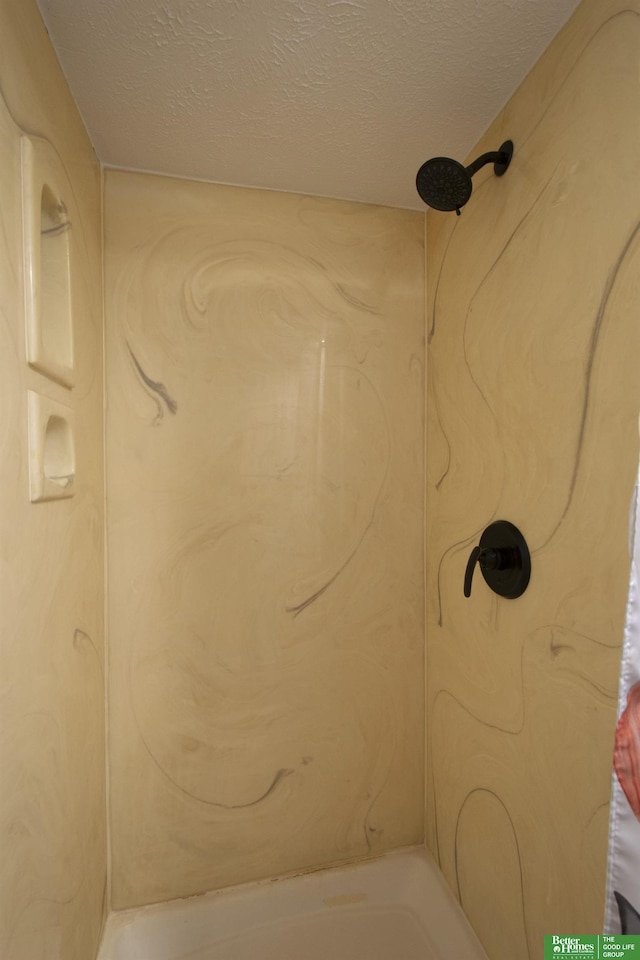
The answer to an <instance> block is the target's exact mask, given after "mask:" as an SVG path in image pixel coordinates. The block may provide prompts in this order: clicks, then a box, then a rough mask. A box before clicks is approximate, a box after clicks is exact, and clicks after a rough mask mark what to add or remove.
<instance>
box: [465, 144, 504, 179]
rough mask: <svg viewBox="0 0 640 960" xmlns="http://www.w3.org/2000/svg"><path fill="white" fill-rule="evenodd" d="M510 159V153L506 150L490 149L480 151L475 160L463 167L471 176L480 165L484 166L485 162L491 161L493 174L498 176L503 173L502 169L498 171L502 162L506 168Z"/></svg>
mask: <svg viewBox="0 0 640 960" xmlns="http://www.w3.org/2000/svg"><path fill="white" fill-rule="evenodd" d="M510 159H511V154H510V153H508V152H507V151H506V150H491V151H490V152H489V153H482V154H481V155H480V156H479V157H478V158H477V159H476V160H474V161H473V162H472V163H470V164H469V166H468V167H465V170H466V171H467V173H468V174H469V176H470V177H472V176H473V175H474V173H477V172H478V170H480V168H481V167H484V166H485V165H486V164H487V163H493V164H494V165H495V174H496V176H498V177H499V176H501V173H504V170H502V171H500V167H501V166H502V165H503V164H504V165H505V170H506V167H507V166H508V165H509V160H510Z"/></svg>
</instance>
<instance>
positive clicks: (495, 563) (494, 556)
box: [464, 547, 510, 597]
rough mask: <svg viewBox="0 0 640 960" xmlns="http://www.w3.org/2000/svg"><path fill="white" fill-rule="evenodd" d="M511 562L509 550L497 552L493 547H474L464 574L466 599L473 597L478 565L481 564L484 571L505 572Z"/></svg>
mask: <svg viewBox="0 0 640 960" xmlns="http://www.w3.org/2000/svg"><path fill="white" fill-rule="evenodd" d="M509 560H510V557H509V554H508V551H507V550H495V549H494V548H493V547H474V548H473V550H472V551H471V556H470V557H469V560H468V561H467V569H466V570H465V572H464V595H465V597H470V596H471V581H472V580H473V571H474V570H475V568H476V563H478V562H479V563H480V567H481V568H482V570H504V569H505V568H506V567H508V566H509Z"/></svg>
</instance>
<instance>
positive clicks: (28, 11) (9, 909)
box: [0, 0, 106, 960]
mask: <svg viewBox="0 0 640 960" xmlns="http://www.w3.org/2000/svg"><path fill="white" fill-rule="evenodd" d="M0 88H1V91H0V92H1V96H0V197H1V203H0V447H1V456H0V562H1V569H2V575H1V577H0V584H1V587H0V636H1V641H0V677H1V678H2V697H1V698H0V850H1V851H2V856H1V857H0V956H2V957H6V958H7V960H9V958H10V960H89V958H91V957H93V956H95V953H96V949H97V943H98V939H99V935H100V929H101V925H102V921H103V915H104V910H105V894H106V840H105V820H106V817H105V782H104V781H105V777H104V662H103V661H104V657H103V559H102V558H103V462H102V447H103V436H102V434H103V431H102V296H101V263H100V256H101V253H100V245H101V215H100V171H99V168H98V164H97V161H96V158H95V156H94V154H93V151H92V149H91V146H90V144H89V141H88V139H87V137H86V135H85V134H84V131H83V128H82V124H81V122H80V119H79V117H78V114H77V111H76V109H75V106H74V104H73V101H72V99H71V96H70V94H69V92H68V90H67V87H66V84H65V82H64V78H63V76H62V73H61V71H60V69H59V67H58V64H57V61H56V59H55V55H54V53H53V50H52V48H51V46H50V44H49V41H48V38H47V35H46V31H45V29H44V26H43V25H42V22H41V20H40V17H39V14H38V11H37V8H36V5H35V3H32V2H30V0H4V2H3V3H2V4H1V5H0ZM23 131H26V132H27V133H29V134H30V135H33V136H34V137H38V138H44V140H45V141H47V142H48V143H49V144H50V145H53V150H54V152H57V154H58V157H59V159H60V162H61V163H62V166H63V168H64V169H65V171H66V176H67V177H68V180H69V182H70V185H71V194H70V196H67V197H66V200H67V203H68V211H69V215H70V218H71V228H70V234H69V235H70V237H71V241H70V242H71V249H72V266H73V269H74V270H75V276H76V279H77V291H78V300H77V308H78V309H77V311H76V316H75V322H74V339H75V381H76V382H75V386H74V388H73V389H72V390H67V389H65V388H64V387H62V386H60V385H59V384H58V383H55V382H53V381H52V380H50V379H48V378H47V377H45V376H43V375H42V374H40V373H37V372H36V371H35V370H33V369H31V368H29V367H28V366H27V362H26V353H25V296H24V291H23V263H22V241H23V223H22V219H23V218H22V196H21V142H20V141H21V133H22V132H23ZM27 390H31V391H34V392H35V393H38V394H40V395H42V396H44V397H46V398H48V399H49V400H52V401H54V402H55V403H61V404H63V405H64V406H65V407H67V408H69V409H70V410H72V412H73V416H74V417H75V458H76V484H75V495H74V497H73V498H72V499H65V500H59V501H53V502H45V503H33V504H32V503H30V501H29V455H28V445H27Z"/></svg>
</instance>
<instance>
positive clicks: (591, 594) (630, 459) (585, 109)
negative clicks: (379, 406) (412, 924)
mask: <svg viewBox="0 0 640 960" xmlns="http://www.w3.org/2000/svg"><path fill="white" fill-rule="evenodd" d="M639 63H640V4H638V3H637V2H632V3H627V2H619V0H617V2H611V0H607V2H602V0H587V2H585V3H583V4H582V5H581V6H580V7H579V8H578V10H577V12H576V14H575V15H574V17H573V18H572V19H571V20H570V21H569V24H568V25H567V27H566V28H565V29H564V30H563V31H562V32H561V33H560V34H559V35H558V37H557V38H556V40H555V41H554V43H553V44H552V46H551V47H550V48H549V50H548V51H547V53H546V54H545V55H544V57H543V58H542V59H541V60H540V61H539V63H538V64H537V66H536V67H535V69H534V70H533V71H532V73H531V74H530V75H529V77H528V78H527V80H526V81H525V83H524V84H523V85H522V86H521V88H520V89H519V90H518V92H517V93H516V94H515V96H514V97H513V98H512V100H511V101H510V102H509V104H508V106H507V108H506V109H505V110H504V112H503V113H502V114H501V115H500V116H499V117H498V118H497V120H496V122H495V123H494V124H493V126H492V127H491V129H490V130H489V131H488V132H487V135H486V136H485V137H484V138H483V140H482V141H481V143H480V144H479V145H478V147H477V149H476V150H475V151H474V156H475V155H477V153H480V152H481V151H482V150H488V149H495V148H496V146H497V145H498V144H500V143H501V142H502V141H503V140H504V139H505V138H506V137H511V138H512V139H513V141H514V143H515V154H514V160H513V162H512V164H511V167H510V169H509V171H508V173H507V174H506V176H505V177H504V178H502V179H496V178H495V177H494V176H493V174H492V173H491V171H490V170H486V171H483V173H482V174H479V175H477V176H476V177H475V183H474V193H473V196H472V198H471V201H470V202H469V204H468V206H467V207H465V209H464V211H463V213H462V216H461V217H460V218H456V217H454V216H444V215H438V214H435V213H433V214H429V216H428V218H427V231H428V251H429V253H428V271H427V272H428V277H429V296H428V302H429V310H428V338H429V353H428V367H429V378H428V385H429V394H428V396H429V399H428V443H427V448H428V458H427V464H428V469H427V475H428V481H427V504H428V525H427V584H428V619H427V654H428V662H427V678H428V693H427V733H428V773H429V790H428V815H427V833H428V842H429V846H430V848H431V850H432V851H433V852H434V854H435V855H436V856H437V857H438V858H439V861H440V864H441V867H442V869H443V871H444V874H445V877H446V878H447V880H448V881H449V883H450V885H451V886H452V888H453V889H454V891H456V893H457V894H458V896H459V897H460V899H461V902H462V904H463V906H464V909H465V910H466V912H467V914H468V916H469V918H470V920H471V922H472V924H473V925H474V927H475V929H476V931H477V933H478V934H479V936H480V938H481V939H482V941H483V943H484V946H485V948H486V950H487V952H488V953H489V956H490V957H491V958H492V960H511V958H512V957H514V956H517V957H519V958H529V957H530V958H531V960H533V958H535V957H539V956H540V951H541V950H542V937H543V935H544V934H550V933H575V934H579V933H583V934H586V933H596V932H598V931H601V930H602V922H603V907H604V884H605V862H606V850H607V823H608V803H609V791H610V784H611V759H612V746H613V730H614V725H615V718H616V703H617V684H618V672H619V661H620V644H621V640H622V631H623V619H624V611H625V600H626V584H627V578H628V570H629V557H628V551H627V544H628V522H629V503H630V499H631V493H632V490H633V484H634V479H635V474H636V469H637V463H638V443H637V422H638V410H639V409H640V377H639V374H638V358H639V357H640V323H639V320H638V303H639V298H638V293H639V290H638V286H639V284H638V277H639V276H640V178H639V177H638V170H639V169H640V122H639V117H640V88H639V87H638V64H639ZM500 518H505V519H508V520H511V521H512V522H513V523H515V524H516V525H517V526H518V527H519V528H520V529H521V530H522V532H523V534H524V535H525V537H526V538H527V540H528V542H529V546H530V548H531V562H532V573H531V583H530V585H529V588H528V590H527V592H526V593H525V594H524V596H523V597H522V598H521V599H519V600H517V601H513V602H511V601H504V600H499V599H498V598H497V597H496V596H495V595H494V594H493V593H491V592H490V591H489V589H488V588H487V586H486V585H485V583H484V582H483V580H482V578H481V577H480V576H479V575H476V577H475V578H474V583H473V592H472V595H471V598H470V599H468V600H467V599H465V598H464V597H463V593H462V585H463V578H464V570H465V565H466V562H467V558H468V556H469V553H470V552H471V549H472V547H473V546H474V545H475V544H476V543H477V541H478V537H479V535H480V533H481V532H482V530H483V528H484V527H485V525H486V524H487V523H489V522H490V521H491V520H494V519H500Z"/></svg>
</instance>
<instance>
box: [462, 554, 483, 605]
mask: <svg viewBox="0 0 640 960" xmlns="http://www.w3.org/2000/svg"><path fill="white" fill-rule="evenodd" d="M481 553H482V547H474V548H473V550H472V551H471V555H470V557H469V560H468V561H467V569H466V570H465V572H464V595H465V597H470V596H471V581H472V580H473V571H474V570H475V568H476V563H477V562H478V560H479V559H480V554H481Z"/></svg>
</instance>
